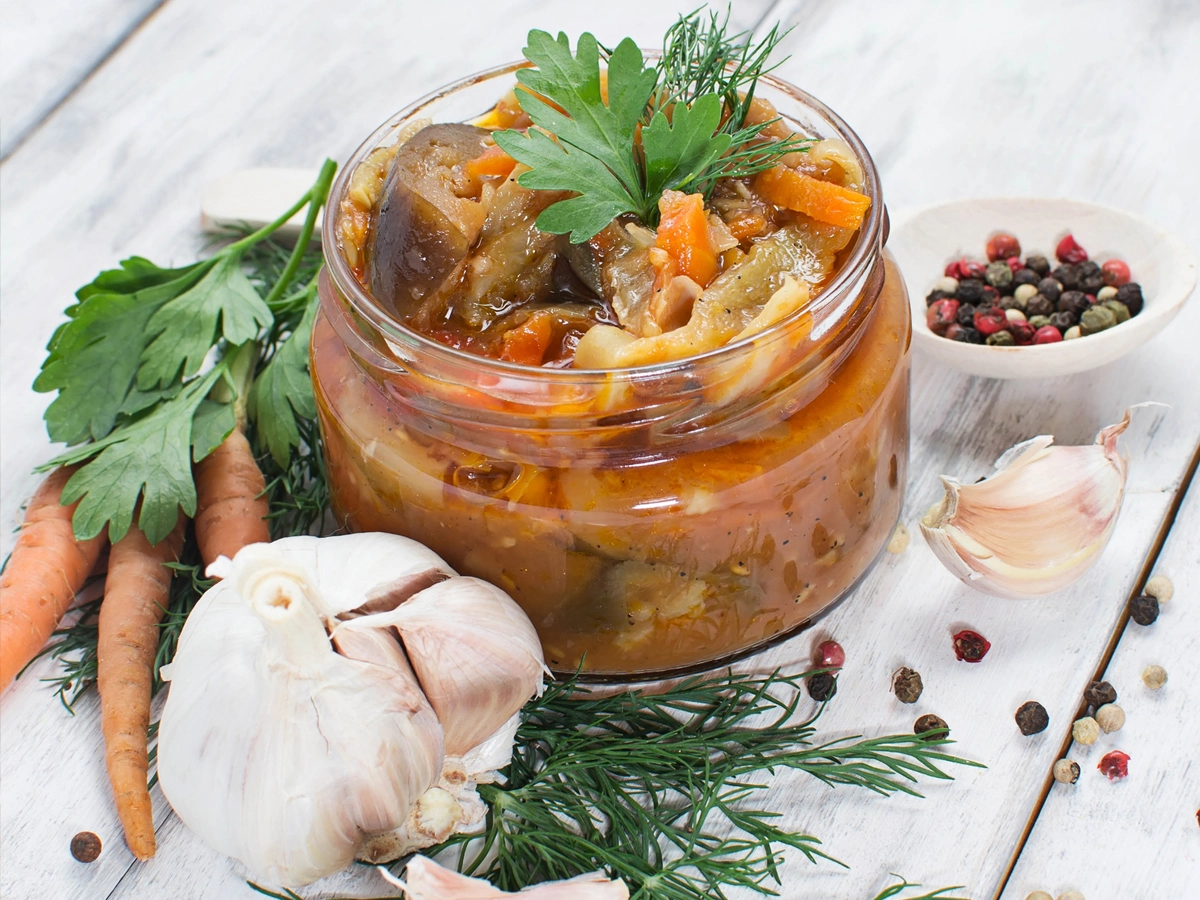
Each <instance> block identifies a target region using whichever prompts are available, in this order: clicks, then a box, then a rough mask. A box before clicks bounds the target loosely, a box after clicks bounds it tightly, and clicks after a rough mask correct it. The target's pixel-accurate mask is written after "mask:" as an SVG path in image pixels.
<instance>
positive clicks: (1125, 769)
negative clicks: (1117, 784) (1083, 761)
mask: <svg viewBox="0 0 1200 900" xmlns="http://www.w3.org/2000/svg"><path fill="white" fill-rule="evenodd" d="M1096 768H1097V769H1099V770H1100V771H1101V772H1103V773H1104V774H1105V775H1107V776H1108V780H1109V781H1116V780H1117V779H1118V778H1124V777H1125V776H1126V775H1128V774H1129V754H1128V753H1122V752H1121V751H1120V750H1112V751H1110V752H1108V753H1105V754H1104V756H1102V757H1100V764H1099V765H1098V766H1096Z"/></svg>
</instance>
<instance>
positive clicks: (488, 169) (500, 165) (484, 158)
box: [467, 147, 517, 178]
mask: <svg viewBox="0 0 1200 900" xmlns="http://www.w3.org/2000/svg"><path fill="white" fill-rule="evenodd" d="M516 164H517V161H516V160H515V159H513V158H512V157H511V156H509V155H508V154H507V153H505V152H504V150H503V148H501V147H488V148H487V149H486V150H484V151H483V153H482V154H481V155H480V156H477V157H475V158H474V159H473V160H471V161H470V162H469V163H467V174H468V175H470V176H471V177H472V178H480V177H484V176H489V175H499V176H501V177H504V178H507V177H508V176H509V174H510V173H511V172H512V170H513V168H514V167H515V166H516Z"/></svg>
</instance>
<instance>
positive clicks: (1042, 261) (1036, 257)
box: [1025, 253, 1050, 278]
mask: <svg viewBox="0 0 1200 900" xmlns="http://www.w3.org/2000/svg"><path fill="white" fill-rule="evenodd" d="M1025 267H1026V268H1028V269H1032V270H1033V271H1034V272H1037V273H1038V275H1040V276H1041V277H1043V278H1045V277H1046V275H1047V274H1049V272H1050V260H1048V259H1046V257H1044V256H1042V254H1040V253H1031V254H1030V255H1029V256H1027V257H1025Z"/></svg>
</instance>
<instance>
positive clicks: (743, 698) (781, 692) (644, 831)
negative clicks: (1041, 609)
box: [439, 672, 978, 900]
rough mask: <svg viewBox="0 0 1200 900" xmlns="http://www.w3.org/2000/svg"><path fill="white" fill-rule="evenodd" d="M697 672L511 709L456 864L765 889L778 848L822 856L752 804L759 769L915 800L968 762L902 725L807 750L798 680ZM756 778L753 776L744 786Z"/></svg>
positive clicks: (565, 689)
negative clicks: (516, 712) (510, 747)
mask: <svg viewBox="0 0 1200 900" xmlns="http://www.w3.org/2000/svg"><path fill="white" fill-rule="evenodd" d="M810 674H812V673H804V674H802V675H785V674H782V673H779V672H776V673H774V674H771V675H769V676H765V677H763V676H756V675H737V674H733V673H727V674H725V675H719V676H700V677H695V678H691V679H687V680H685V681H683V682H681V683H679V684H677V685H675V686H673V687H671V688H668V689H667V690H665V691H664V692H662V693H659V694H646V693H643V692H640V691H628V692H624V693H619V694H615V695H612V696H607V697H598V696H594V695H590V694H588V693H587V691H586V689H584V688H583V687H582V686H580V685H579V684H578V683H576V682H575V681H574V680H571V681H566V682H563V683H559V684H555V685H552V686H551V687H550V688H548V689H547V691H546V693H545V694H544V695H543V696H542V697H541V698H540V699H539V700H535V701H532V702H531V703H530V704H529V706H527V707H526V709H525V711H524V714H523V720H522V724H521V727H520V729H519V730H518V732H517V741H516V747H515V750H514V756H513V761H512V763H511V764H510V765H509V766H508V768H507V769H505V770H504V775H505V781H504V783H503V784H493V785H481V786H480V788H479V792H480V795H481V796H482V797H483V799H484V800H485V801H486V803H487V804H488V807H489V811H488V815H487V818H486V821H485V828H484V831H483V833H482V834H480V835H457V836H455V837H454V838H452V839H451V840H450V841H448V842H447V843H446V844H444V845H442V846H441V847H440V848H439V850H451V849H453V850H455V851H456V852H457V859H458V866H459V868H460V870H461V871H463V872H465V873H467V874H472V875H477V876H480V877H484V878H487V879H488V880H489V881H491V882H493V883H494V884H496V885H497V886H498V887H500V888H501V889H504V890H516V889H518V888H520V887H522V886H525V885H528V884H534V883H537V882H539V881H545V880H553V879H559V878H569V877H572V876H574V875H578V874H580V873H581V872H587V871H592V870H595V869H597V868H603V869H605V870H606V871H607V872H609V874H610V875H613V876H619V877H621V878H623V879H624V880H625V881H626V883H627V884H628V885H629V887H630V891H631V896H632V897H633V898H634V900H700V898H710V897H713V898H725V897H726V896H727V895H726V893H725V892H726V890H727V889H730V888H734V887H741V888H749V889H752V890H755V891H757V892H759V893H763V894H772V893H775V890H774V886H776V885H778V884H779V872H778V867H779V864H780V862H781V861H782V857H781V853H782V851H783V850H784V849H785V848H789V847H790V848H792V849H793V850H796V851H798V852H800V853H802V854H803V855H804V856H805V857H806V858H807V859H808V860H809V861H811V862H816V861H817V860H818V859H826V860H831V861H834V862H837V861H836V860H834V859H833V857H831V856H829V855H828V854H827V853H825V852H824V851H823V850H822V849H821V848H820V841H819V840H818V839H817V838H815V837H813V836H811V835H806V834H802V833H794V832H791V831H788V830H786V829H784V828H782V827H780V825H779V824H778V819H779V813H777V812H774V811H771V810H767V809H762V808H758V807H757V806H756V805H755V804H754V802H753V798H754V797H755V796H757V795H758V794H759V792H761V791H762V790H764V789H765V788H766V787H767V785H766V784H765V783H762V781H761V778H762V775H763V773H773V772H775V771H776V770H778V769H781V768H791V769H798V770H800V771H804V772H807V773H809V774H811V775H813V776H814V777H816V778H819V779H820V780H822V781H824V782H826V783H827V784H830V785H839V784H844V785H858V786H860V787H865V788H868V789H870V790H873V791H875V792H877V793H880V794H891V793H895V792H898V791H899V792H904V793H907V794H912V795H915V796H920V794H919V793H918V791H917V789H916V785H917V783H918V780H919V779H920V778H921V777H928V778H934V779H948V778H950V776H949V775H948V774H947V773H946V772H945V771H943V768H942V767H943V766H945V765H949V764H952V765H978V764H977V763H973V762H970V761H968V760H964V759H960V758H958V757H956V756H952V755H950V754H948V753H946V752H944V750H943V749H942V747H943V745H944V744H947V743H949V742H948V741H945V740H935V741H924V740H921V739H919V738H917V737H916V736H915V735H893V736H887V737H880V738H872V739H867V740H860V739H858V738H844V739H840V740H836V741H832V742H827V743H822V744H819V745H816V746H813V745H812V741H811V738H812V737H813V735H814V734H815V730H816V729H815V727H814V723H815V721H816V719H817V716H818V715H819V713H820V710H818V711H817V713H816V714H814V715H812V716H810V717H807V718H805V717H803V716H800V715H799V704H800V702H801V697H802V692H801V688H802V684H803V680H804V678H806V677H807V676H808V675H810ZM756 779H757V780H756Z"/></svg>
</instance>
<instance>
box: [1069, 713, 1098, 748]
mask: <svg viewBox="0 0 1200 900" xmlns="http://www.w3.org/2000/svg"><path fill="white" fill-rule="evenodd" d="M1098 737H1100V726H1099V725H1097V724H1096V720H1095V719H1093V718H1092V717H1091V716H1084V717H1083V718H1082V719H1076V720H1075V724H1073V725H1072V726H1071V739H1072V740H1073V741H1075V742H1076V743H1078V744H1094V743H1096V738H1098Z"/></svg>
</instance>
